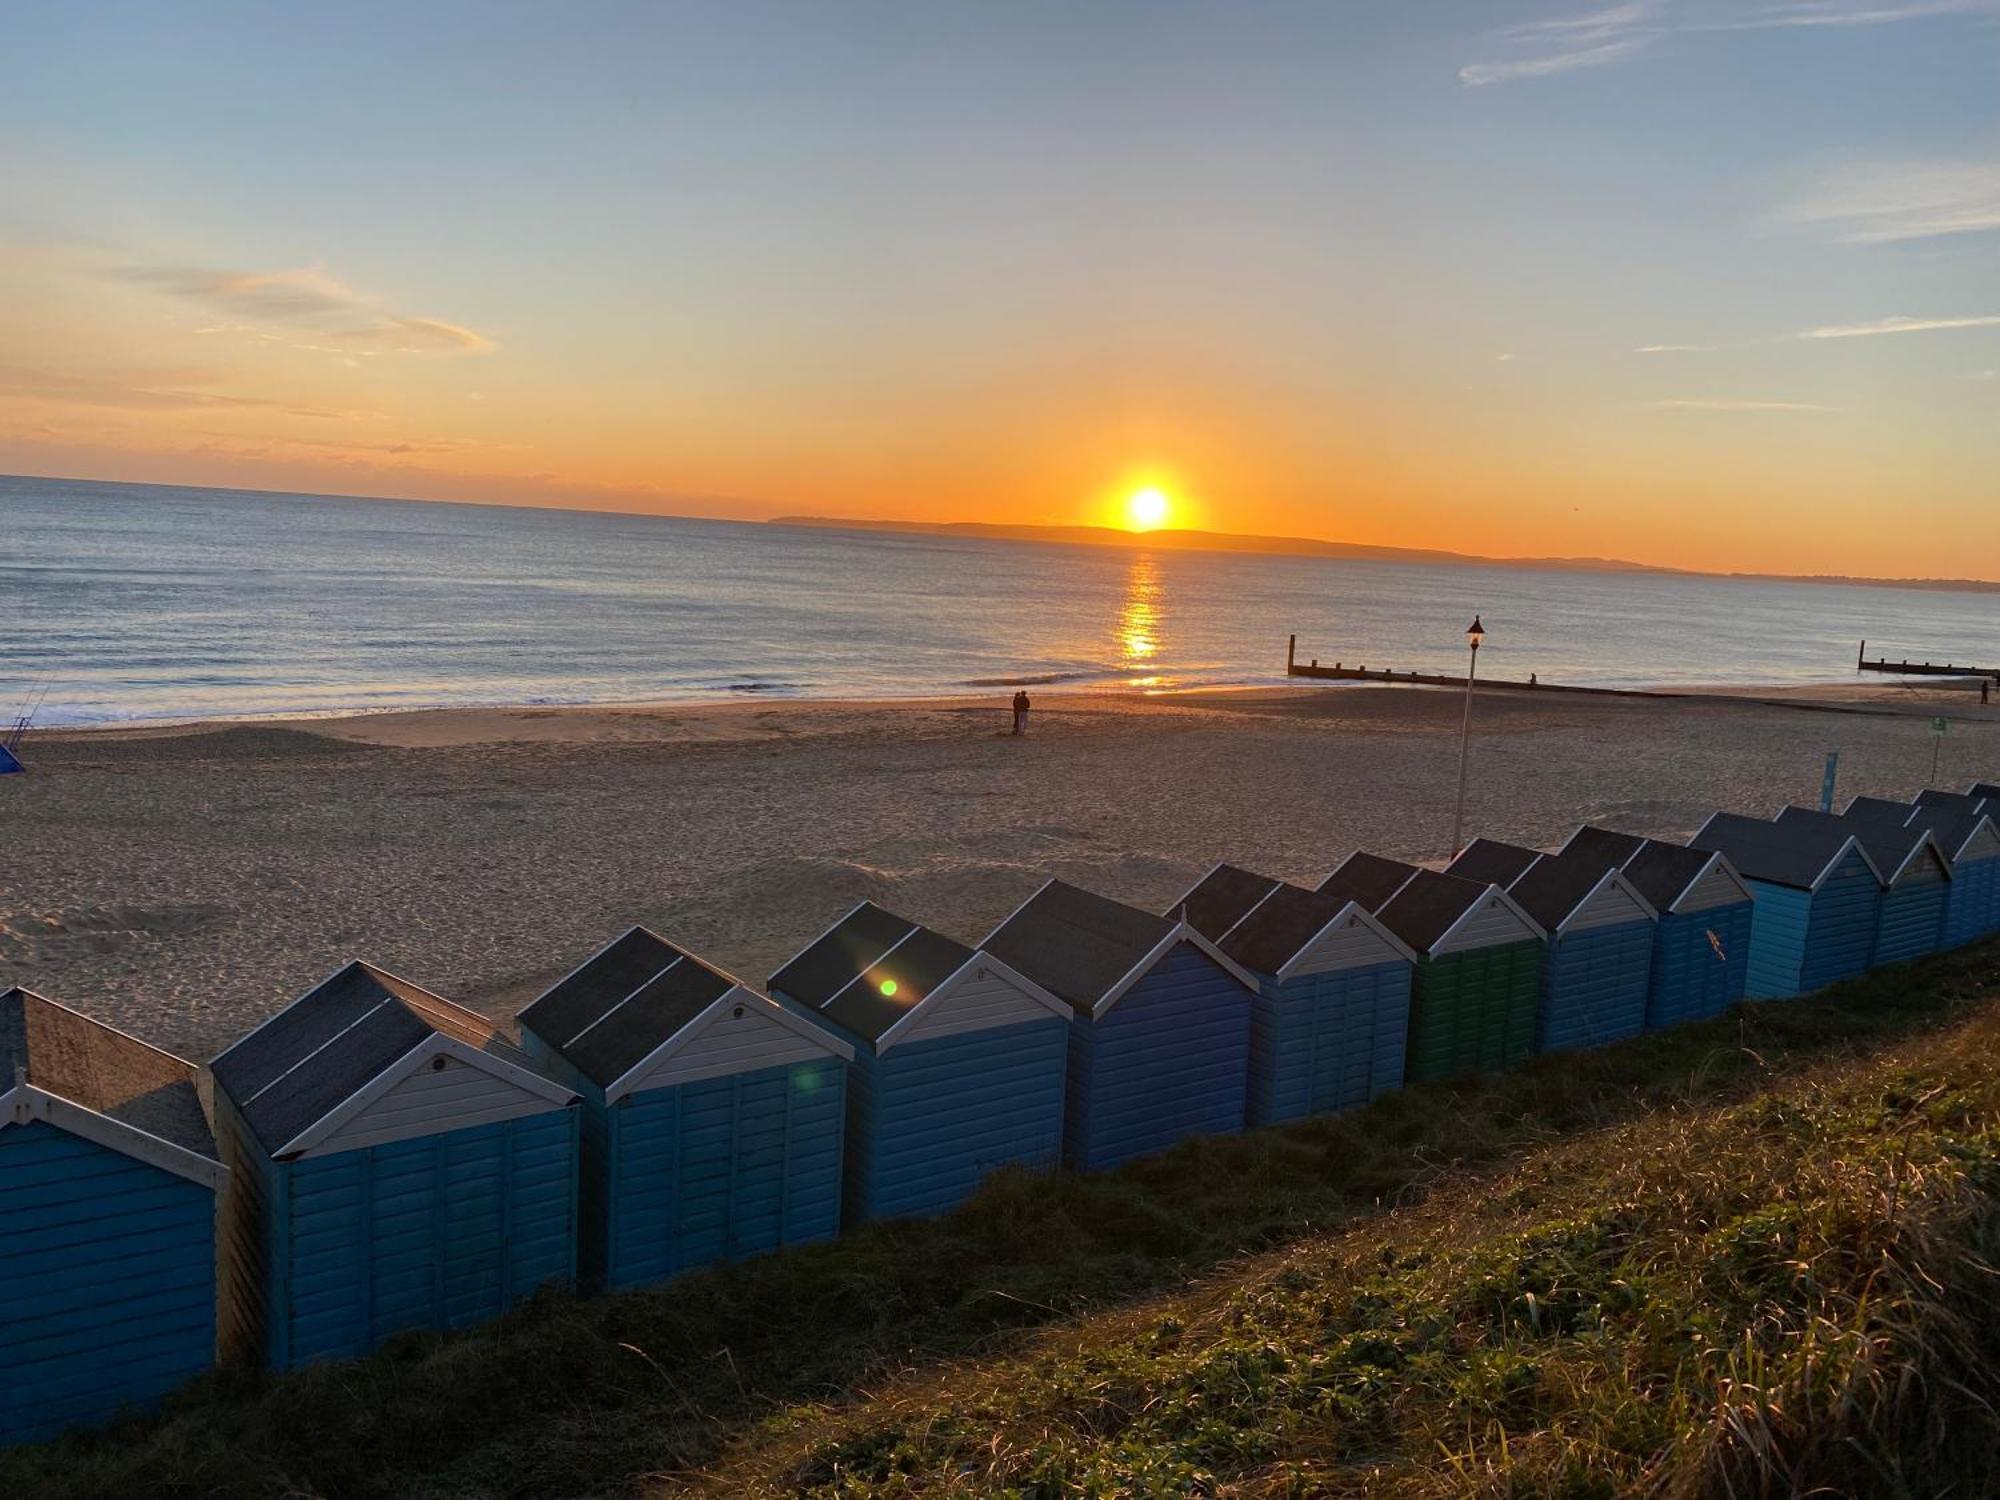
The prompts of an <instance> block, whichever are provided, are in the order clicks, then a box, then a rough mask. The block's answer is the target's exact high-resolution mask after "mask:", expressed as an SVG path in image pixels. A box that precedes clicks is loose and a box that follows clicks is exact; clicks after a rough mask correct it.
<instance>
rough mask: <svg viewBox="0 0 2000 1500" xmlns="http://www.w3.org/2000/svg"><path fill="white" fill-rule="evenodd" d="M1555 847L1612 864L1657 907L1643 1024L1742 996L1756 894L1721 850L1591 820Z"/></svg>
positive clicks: (1682, 1017) (1654, 1026)
mask: <svg viewBox="0 0 2000 1500" xmlns="http://www.w3.org/2000/svg"><path fill="white" fill-rule="evenodd" d="M1562 852H1563V854H1564V855H1566V856H1568V857H1570V858H1576V859H1588V860H1594V861H1597V862H1599V863H1601V864H1603V865H1605V866H1607V867H1608V868H1611V869H1615V870H1618V871H1619V872H1620V873H1622V874H1623V875H1624V876H1625V878H1626V879H1627V880H1629V881H1631V882H1632V886H1633V888H1634V889H1635V890H1637V891H1638V892H1639V894H1640V895H1642V896H1644V897H1645V898H1646V900H1647V901H1648V902H1650V903H1651V904H1652V907H1653V909H1654V910H1655V911H1656V912H1658V913H1659V921H1658V922H1657V923H1656V924H1655V925H1654V929H1653V969H1652V978H1651V980H1650V982H1649V984H1648V988H1647V993H1646V1029H1647V1030H1648V1031H1658V1030H1660V1029H1661V1028H1663V1027H1667V1026H1677V1025H1679V1024H1680V1023H1681V1022H1683V1021H1702V1020H1707V1019H1708V1018H1710V1017H1712V1016H1719V1015H1721V1014H1722V1013H1723V1012H1724V1011H1726V1010H1727V1009H1729V1007H1730V1006H1732V1005H1734V1004H1735V1003H1736V1002H1737V1001H1738V1000H1741V999H1742V998H1743V991H1744V986H1745V985H1746V984H1747V983H1748V981H1749V973H1750V932H1751V925H1752V920H1753V916H1754V913H1755V902H1754V900H1753V899H1752V897H1751V894H1750V887H1749V886H1748V885H1746V884H1745V883H1744V880H1743V877H1742V876H1740V875H1738V874H1737V873H1736V868H1735V866H1733V865H1731V864H1730V863H1729V860H1728V858H1727V857H1726V856H1724V855H1721V854H1717V853H1714V852H1713V851H1710V850H1705V849H1690V848H1689V847H1688V846H1687V845H1685V844H1675V843H1669V842H1667V841H1666V840H1664V839H1648V838H1640V837H1638V836H1636V835H1634V834H1629V833H1615V832H1613V831H1612V830H1611V829H1608V828H1597V827H1593V826H1590V825H1585V826H1584V827H1582V828H1579V829H1578V830H1577V831H1576V832H1575V833H1574V834H1572V835H1570V840H1569V842H1568V843H1567V844H1565V845H1563V848H1562Z"/></svg>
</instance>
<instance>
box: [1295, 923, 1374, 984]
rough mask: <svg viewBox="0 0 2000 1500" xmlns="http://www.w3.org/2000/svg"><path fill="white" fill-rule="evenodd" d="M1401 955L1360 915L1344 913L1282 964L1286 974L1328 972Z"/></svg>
mask: <svg viewBox="0 0 2000 1500" xmlns="http://www.w3.org/2000/svg"><path fill="white" fill-rule="evenodd" d="M1402 957H1403V955H1402V954H1401V953H1400V952H1398V951H1397V949H1396V946H1395V944H1393V943H1391V942H1389V941H1388V939H1386V938H1384V937H1383V936H1382V934H1381V933H1380V932H1378V931H1376V930H1375V929H1374V928H1373V927H1371V926H1369V925H1368V924H1367V923H1366V922H1364V921H1362V920H1361V918H1359V917H1356V916H1351V915H1350V916H1346V917H1343V918H1341V919H1340V921H1339V922H1337V923H1335V924H1334V926H1333V927H1332V928H1331V929H1329V930H1328V931H1326V932H1323V933H1321V934H1320V935H1319V936H1318V937H1316V938H1314V939H1313V940H1312V941H1311V942H1310V943H1307V944H1306V946H1305V948H1304V949H1303V950H1302V951H1301V952H1300V953H1299V954H1298V956H1297V957H1295V958H1293V959H1292V961H1291V962H1290V963H1288V964H1286V965H1285V972H1286V973H1287V974H1330V973H1332V972H1333V971H1334V970H1336V969H1365V968H1367V967H1368V966H1369V965H1370V964H1386V963H1394V962H1396V961H1397V960H1399V959H1401V958H1402Z"/></svg>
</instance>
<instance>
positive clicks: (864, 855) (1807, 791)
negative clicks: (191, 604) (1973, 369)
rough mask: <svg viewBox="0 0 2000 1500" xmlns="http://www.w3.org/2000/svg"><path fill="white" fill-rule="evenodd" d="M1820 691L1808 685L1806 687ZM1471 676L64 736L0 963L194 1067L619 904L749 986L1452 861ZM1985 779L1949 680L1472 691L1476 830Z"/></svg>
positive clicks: (1983, 749) (490, 987) (1997, 763)
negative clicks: (1218, 887) (1285, 883)
mask: <svg viewBox="0 0 2000 1500" xmlns="http://www.w3.org/2000/svg"><path fill="white" fill-rule="evenodd" d="M1820 705H1824V707H1821V706H1820ZM1459 713H1460V698H1459V696H1458V695H1457V694H1455V693H1452V692H1449V691H1440V690H1425V689H1415V688H1373V687H1364V688H1313V689H1305V690H1293V689H1286V690H1260V691H1255V692H1241V693H1207V694H1191V695H1183V696H1160V697H1141V696H1137V695H1128V694H1120V695H1104V696H1087V695H1076V696H1056V695H1043V696H1042V697H1041V698H1040V699H1039V700H1038V702H1037V705H1036V709H1035V712H1034V717H1033V724H1032V733H1031V734H1030V735H1029V736H1028V737H1027V738H1026V739H1021V740H1016V739H1013V738H1010V737H1008V736H1007V735H1006V734H1005V732H1004V731H1005V714H1004V700H1000V699H979V700H970V699H968V700H955V701H934V702H922V703H909V702H903V703H893V704H866V703H840V702H800V701H791V702H782V703H771V702H745V703H726V704H705V705H700V706H645V705H634V706H629V707H591V708H575V709H555V708H521V709H492V710H456V709H454V710H439V711H434V712H423V713H405V714H390V715H377V716H370V717H360V718H346V719H322V720H312V721H295V722H286V723H276V722H258V723H243V724H205V725H187V726H176V727H172V728H153V729H121V730H102V731H93V732H73V733H66V734H57V733H53V732H51V733H39V734H36V735H33V736H31V738H30V739H29V741H28V742H27V744H26V745H24V747H23V754H24V756H25V758H26V759H27V760H28V761H29V763H30V765H31V767H32V771H31V774H29V775H26V776H19V777H10V778H7V779H6V780H5V781H0V827H4V829H5V835H6V836H5V849H6V858H5V859H4V861H0V986H4V985H7V984H22V985H26V986H28V987H30V988H33V989H36V990H39V991H41V992H43V993H45V994H48V995H50V996H51V997H53V998H56V999H59V1000H62V1001H64V1002H66V1003H68V1004H71V1005H75V1006H77V1007H79V1008H81V1009H84V1010H86V1011H88V1012H90V1013H91V1014H93V1015H96V1016H99V1017H100V1018H102V1019H104V1020H107V1021H110V1022H112V1023H114V1024H116V1025H120V1026H123V1027H125V1028H127V1029H129V1030H132V1031H134V1032H137V1033H138V1034H139V1035H141V1036H144V1037H146V1038H147V1039H148V1040H151V1041H155V1042H157V1043H159V1044H160V1045H162V1046H166V1047H169V1048H173V1049H175V1050H178V1051H180V1052H182V1053H184V1054H186V1055H189V1056H192V1057H195V1058H198V1059H205V1058H207V1057H209V1056H211V1055H212V1054H213V1053H215V1052H216V1051H218V1050H220V1049H221V1048H222V1047H223V1046H225V1045H227V1044H228V1042H229V1041H231V1040H232V1039H233V1038H234V1037H235V1036H236V1035H237V1034H238V1033H240V1032H241V1031H242V1030H243V1029H245V1028H246V1027H248V1026H250V1025H252V1024H253V1023H255V1022H256V1021H258V1020H259V1019H261V1018H262V1017H264V1016H266V1015H268V1014H269V1013H271V1012H272V1011H274V1010H276V1009H277V1008H278V1007H280V1006H281V1005H283V1004H284V1003H285V1002H286V1001H287V1000H289V999H290V998H292V997H293V996H295V995H296V994H298V993H299V992H300V991H302V990H303V989H305V988H307V987H308V986H310V985H312V984H313V983H315V982H316V981H317V980H319V979H320V978H322V977H324V976H325V975H326V974H328V973H329V972H331V971H332V970H333V969H335V968H336V967H338V966H339V965H340V964H342V963H343V962H345V961H347V960H349V959H351V958H366V959H368V960H370V961H372V962H375V963H378V964H381V965H383V966H385V967H387V968H390V969H393V970H395V971H397V972H398V973H401V974H404V975H406V976H408V977H409V978H411V979H414V980H416V981H418V982H420V983H422V984H425V985H428V986H430V987H432V988H434V989H436V990H438V991H440V992H441V993H443V994H446V995H449V996H451V997H452V998H454V999H458V1000H461V1001H463V1002H465V1003H468V1004H471V1005H474V1006H477V1007H479V1008H481V1009H483V1010H486V1011H488V1012H490V1013H492V1014H495V1015H499V1016H511V1015H512V1014H513V1012H514V1011H516V1010H517V1009H519V1007H520V1006H521V1005H523V1004H524V1003H526V1002H527V1001H528V1000H530V999H532V998H533V997H534V996H535V995H536V994H538V993H539V992H540V990H541V989H542V988H543V987H544V986H545V985H546V984H548V983H549V982H550V981H552V980H554V979H556V978H558V977H560V976H561V975H562V974H564V973H565V972H567V971H568V970H569V969H570V968H572V967H573V966H575V965H576V964H577V963H578V962H580V961H581V960H582V959H584V958H585V957H587V956H588V955H589V954H590V953H591V952H593V951H594V950H595V949H596V948H597V947H599V946H600V945H602V944H603V943H604V942H605V941H607V940H609V939H610V938H611V937H613V936H614V935H616V934H617V933H618V932H619V931H621V930H623V929H624V928H625V927H626V926H628V925H630V924H632V923H635V922H643V923H647V924H650V925H652V926H655V927H657V928H658V929H659V930H660V931H662V932H663V933H665V934H667V935H668V936H670V937H672V938H674V939H675V940H677V941H680V942H683V943H686V944H688V945H690V946H692V947H694V948H696V949H699V950H700V951H702V952H703V953H705V954H707V955H709V956H710V957H712V958H713V959H714V960H715V961H717V962H719V963H721V964H722V965H724V966H726V967H728V968H731V969H733V970H735V971H736V972H737V973H739V974H741V975H743V976H744V977H746V978H748V979H751V980H753V981H755V980H761V979H762V977H763V976H764V975H766V974H768V973H769V972H770V971H771V970H772V968H773V967H774V966H776V965H777V964H778V963H780V962H781V961H782V960H783V959H785V958H786V957H787V956H788V955H789V954H790V953H791V952H793V951H794V950H795V949H796V948H798V947H799V946H800V945H802V944H803V943H805V942H807V941H809V940H810V939H811V938H813V937H814V936H816V935H817V934H818V933H819V932H820V931H821V930H822V929H823V928H825V927H826V926H827V925H828V924H829V923H830V922H832V921H833V920H834V919H835V918H836V917H838V916H839V915H840V914H841V913H842V912H843V911H844V910H846V909H847V908H848V907H849V906H851V905H852V904H853V903H854V902H856V901H858V900H861V899H862V898H864V897H869V898H873V899H875V900H878V901H881V902H883V903H885V904H888V905H891V906H894V907H896V908H898V909H899V910H902V911H905V912H907V913H908V914H909V915H910V916H912V917H915V918H919V919H921V920H924V921H927V922H930V923H933V924H935V925H937V926H939V927H941V928H943V929H944V930H946V931H948V932H951V933H954V934H957V935H959V936H961V937H964V938H965V939H967V940H976V939H978V938H979V937H980V936H982V935H983V934H984V933H985V932H986V931H988V930H989V929H990V928H991V927H992V925H993V924H994V923H996V922H997V921H998V920H1000V919H1001V918H1002V917H1004V916H1005V915H1006V914H1007V913H1008V912H1009V911H1010V910H1012V908H1013V907H1014V906H1015V905H1016V904H1017V903H1018V902H1020V901H1021V900H1022V899H1023V898H1024V897H1026V896H1027V895H1028V894H1029V893H1030V892H1031V891H1032V890H1033V889H1034V888H1035V887H1036V885H1038V884H1039V883H1040V882H1041V881H1042V880H1043V879H1045V878H1046V877H1048V876H1050V875H1060V876H1062V877H1064V878H1066V879H1069V880H1074V881H1077V882H1080V883H1083V884H1086V885H1090V886H1092V887H1095V888H1097V889H1099V890H1102V891H1104V892H1106V893H1107V894H1110V895H1114V896H1118V897H1121V898H1123V899H1126V900H1129V901H1133V902H1137V903H1140V904H1144V905H1149V906H1154V907H1157V906H1159V905H1161V904H1163V903H1165V902H1167V901H1170V900H1171V899H1172V898H1173V897H1174V896H1175V895H1176V894H1178V893H1179V891H1180V890H1181V889H1183V888H1184V887H1185V886H1186V885H1187V884H1188V883H1190V882H1191V881H1192V880H1193V879H1194V878H1196V877H1197V876H1199V875H1200V874H1201V873H1202V871H1203V870H1205V869H1206V868H1207V867H1208V866H1209V865H1211V864H1212V863H1213V862H1214V861H1216V860H1218V859H1228V860H1233V861H1238V862H1242V863H1246V864H1249V865H1253V866H1255V867H1257V868H1260V869H1263V870H1266V871H1269V872H1270V873H1272V874H1276V875H1281V876H1287V877H1291V878H1296V879H1313V878H1317V877H1318V876H1319V875H1321V874H1323V873H1324V872H1325V871H1326V870H1328V869H1330V868H1331V867H1332V866H1333V865H1334V864H1336V863H1337V862H1338V861H1339V860H1340V859H1342V858H1343V857H1345V855H1346V854H1347V853H1348V852H1349V851H1351V850H1354V849H1357V848H1366V849H1371V850H1375V851H1377V852H1380V853H1384V854H1390V855H1396V856H1400V857H1404V858H1409V859H1415V860H1428V861H1435V860H1439V859H1441V858H1442V857H1443V856H1444V855H1445V854H1446V848H1445V846H1446V844H1447V843H1448V842H1449V840H1450V836H1451V813H1452V806H1451V802H1452V795H1453V788H1454V784H1455V775H1456V767H1457V754H1458V726H1459ZM1934 714H1950V715H1951V716H1952V719H1953V723H1952V727H1951V730H1950V732H1949V733H1948V734H1947V736H1946V737H1945V742H1944V747H1943V767H1942V771H1941V775H1940V779H1941V780H1942V781H1943V782H1944V783H1945V784H1947V785H1956V784H1960V783H1963V782H1965V781H1967V780H1969V779H1971V778H1973V777H1975V776H1980V777H1995V776H2000V709H1995V708H1987V709H1981V708H1980V707H1979V706H1978V700H1977V696H1976V694H1968V693H1966V692H1965V691H1963V690H1959V689H1954V688H1951V687H1946V686H1937V687H1932V686H1924V687H1910V686H1906V685H1902V684H1889V685H1874V684H1858V685H1855V686H1852V687H1839V688H1831V689H1813V690H1800V689H1792V690H1789V691H1786V692H1782V693H1779V692H1763V693H1756V694H1749V695H1745V696H1742V697H1741V698H1740V699H1738V700H1737V701H1730V700H1728V699H1719V698H1718V699H1704V700H1694V699H1687V700H1657V699H1638V698H1633V699H1620V698H1576V699H1564V698H1559V697H1557V696H1556V695H1553V694H1535V695H1529V694H1502V693H1491V694H1487V695H1484V696H1482V697H1481V699H1480V700H1479V703H1478V706H1477V718H1476V736H1475V742H1474V750H1473V765H1472V795H1471V804H1470V812H1469V815H1468V822H1469V824H1470V828H1469V832H1473V833H1485V834H1490V835H1493V836H1496V837H1501V838H1507V839H1512V840H1518V841H1522V842H1527V843H1532V844H1552V843H1555V842H1558V841H1560V840H1561V839H1562V838H1564V837H1566V836H1567V834H1568V833H1569V831H1570V830H1571V829H1572V828H1574V827H1575V825H1576V824H1577V823H1578V822H1580V821H1584V820H1596V821H1601V822H1605V823H1609V824H1612V825H1614V826H1618V827H1623V828H1629V829H1633V830H1636V831H1643V832H1650V833H1660V834H1667V835H1677V834H1678V835H1685V834H1687V833H1689V832H1691V831H1692V830H1693V829H1694V828H1695V827H1696V826H1697V825H1698V824H1699V823H1700V822H1701V821H1702V819H1703V818H1704V817H1705V816H1706V815H1707V814H1708V813H1709V812H1710V811H1712V810H1714V809H1716V808H1718V807H1721V808H1729V809H1734V810H1739V811H1745V812H1755V813H1765V814H1768V813H1770V812H1773V811H1775V810H1776V809H1777V808H1778V807H1780V806H1782V805H1783V804H1784V803H1786V802H1787V801H1798V802H1806V803H1813V802H1815V801H1816V799H1817V797H1818V794H1819V786H1820V776H1821V768H1822V764H1823V761H1824V758H1825V755H1826V753H1827V752H1828V751H1829V750H1835V749H1837V750H1839V751H1840V753H1841V766H1840V800H1841V802H1842V803H1843V804H1844V802H1845V800H1846V799H1847V798H1848V797H1850V796H1853V795H1858V794H1862V793H1869V794H1876V795H1884V796H1908V795H1909V794H1911V793H1913V792H1914V791H1916V790H1917V789H1918V788H1920V787H1922V786H1924V785H1926V784H1927V783H1928V781H1929V773H1930V766H1931V755H1932V734H1931V729H1930V722H1929V721H1930V718H1931V716H1932V715H1934Z"/></svg>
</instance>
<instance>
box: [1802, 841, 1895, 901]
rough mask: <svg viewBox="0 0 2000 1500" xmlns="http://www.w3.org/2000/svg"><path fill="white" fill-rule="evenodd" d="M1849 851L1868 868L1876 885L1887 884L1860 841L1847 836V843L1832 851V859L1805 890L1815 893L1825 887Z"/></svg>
mask: <svg viewBox="0 0 2000 1500" xmlns="http://www.w3.org/2000/svg"><path fill="white" fill-rule="evenodd" d="M1849 849H1852V850H1853V851H1854V852H1855V853H1856V854H1859V855H1860V856H1861V862H1862V863H1863V864H1864V865H1866V866H1868V873H1869V874H1871V875H1873V876H1874V877H1875V883H1876V884H1877V885H1881V886H1886V885H1888V883H1889V882H1888V880H1887V878H1886V877H1884V875H1883V874H1882V870H1881V867H1880V866H1878V865H1877V864H1876V863H1875V861H1874V860H1872V859H1870V858H1869V857H1868V851H1867V850H1866V849H1864V848H1862V847H1861V840H1860V839H1858V838H1856V837H1854V836H1853V835H1852V834H1849V835H1848V837H1847V842H1846V843H1844V844H1842V845H1841V846H1840V847H1839V848H1838V849H1836V850H1835V851H1834V853H1833V858H1832V859H1829V860H1828V861H1827V862H1826V865H1825V866H1824V867H1823V868H1822V869H1821V870H1820V872H1819V874H1817V875H1815V876H1813V883H1812V884H1811V885H1810V886H1808V887H1806V889H1808V890H1810V891H1813V892H1817V891H1818V890H1819V888H1820V887H1821V886H1823V885H1825V884H1826V882H1827V879H1828V878H1829V877H1830V876H1831V875H1832V874H1833V872H1834V871H1835V870H1837V869H1839V868H1840V862H1841V861H1842V860H1844V859H1846V858H1847V851H1848V850H1849Z"/></svg>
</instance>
